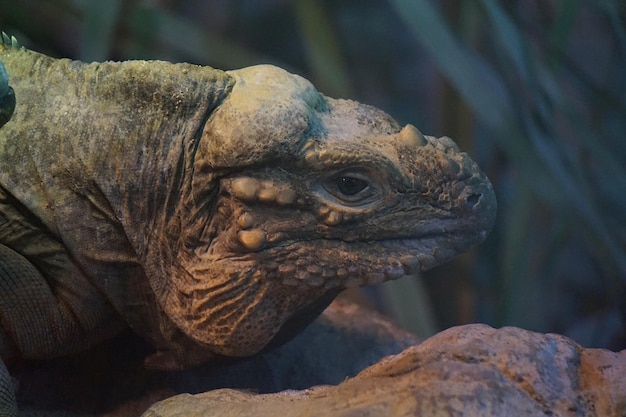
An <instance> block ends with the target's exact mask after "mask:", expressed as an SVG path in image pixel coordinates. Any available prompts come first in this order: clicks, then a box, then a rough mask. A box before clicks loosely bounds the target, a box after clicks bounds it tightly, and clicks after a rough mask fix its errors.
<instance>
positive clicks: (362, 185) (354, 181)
mask: <svg viewBox="0 0 626 417" xmlns="http://www.w3.org/2000/svg"><path fill="white" fill-rule="evenodd" d="M335 184H336V185H337V189H338V190H339V191H340V192H341V193H342V194H345V195H348V196H353V195H356V194H358V193H360V192H361V191H363V190H365V189H366V188H367V187H368V184H367V181H364V180H362V179H360V178H355V177H349V176H341V177H337V179H336V180H335Z"/></svg>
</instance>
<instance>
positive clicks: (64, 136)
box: [0, 49, 230, 252]
mask: <svg viewBox="0 0 626 417" xmlns="http://www.w3.org/2000/svg"><path fill="white" fill-rule="evenodd" d="M0 59H2V61H3V62H4V64H5V66H6V68H7V72H8V73H9V77H10V80H11V85H12V86H13V88H14V89H15V93H16V97H17V106H16V109H15V114H14V115H13V118H12V120H11V121H10V122H9V123H7V125H6V126H5V127H4V128H3V132H2V133H3V136H4V137H5V139H4V140H3V141H2V143H0V153H1V154H2V156H1V157H2V158H5V159H9V160H10V159H11V157H12V156H13V158H14V160H15V161H17V160H19V159H17V158H23V156H21V157H20V155H29V158H30V160H29V161H22V162H24V163H23V164H20V165H21V166H20V167H16V170H15V171H14V172H11V173H2V174H1V175H0V181H2V183H4V184H7V183H8V184H9V185H10V187H9V188H10V189H12V190H23V191H22V192H23V194H24V195H22V196H18V198H19V199H20V200H21V201H23V202H26V203H27V205H28V206H29V208H32V210H33V211H35V212H36V211H40V213H36V214H38V217H40V218H41V219H42V220H43V221H44V222H45V223H46V225H47V226H48V227H49V228H50V229H51V230H52V231H53V232H60V231H59V226H60V227H61V228H62V227H63V225H59V222H65V221H72V219H69V218H68V219H63V218H59V215H58V213H59V210H61V208H62V207H61V206H67V205H68V204H72V202H71V201H68V199H69V200H71V199H72V198H75V197H76V196H81V195H82V196H83V197H86V198H87V199H90V200H91V201H92V205H93V206H94V209H95V210H100V211H104V212H105V213H101V214H102V215H105V216H115V217H116V218H117V219H118V220H119V221H120V222H121V224H122V225H123V227H124V230H125V232H126V233H127V234H128V235H129V238H130V239H131V240H134V242H133V245H134V246H135V250H137V251H138V252H141V251H142V250H144V249H145V247H144V245H143V243H142V242H144V241H146V236H145V235H144V234H145V230H138V227H139V226H138V225H142V226H141V227H145V226H146V225H148V226H150V223H151V222H155V221H157V220H158V218H161V217H163V216H167V215H168V214H171V213H172V210H175V208H176V206H177V205H178V204H179V201H177V197H178V193H179V192H180V190H181V187H182V185H183V183H184V176H185V175H188V173H189V172H188V171H189V169H190V166H191V161H190V158H193V154H194V151H195V146H197V142H198V140H199V136H200V133H199V132H200V131H201V128H202V125H203V123H204V121H205V120H206V118H207V117H208V114H209V113H210V112H211V110H212V109H213V108H214V107H215V106H217V105H218V104H219V103H220V102H221V100H222V97H223V96H224V95H225V94H227V93H228V91H229V89H230V78H229V77H228V76H227V75H225V74H224V73H223V72H221V71H218V70H211V69H207V68H201V67H198V66H194V65H189V64H170V63H166V62H160V61H150V62H147V61H129V62H121V63H118V62H105V63H91V64H85V63H82V62H78V61H71V60H68V59H53V58H49V57H47V56H44V55H41V54H37V53H34V52H31V51H27V50H23V49H22V50H14V49H8V50H4V51H1V52H0ZM42 109H44V110H43V112H44V114H41V112H42ZM18 152H19V153H18ZM24 185H27V188H25V187H24ZM42 198H43V199H45V200H46V201H47V203H48V204H51V205H53V206H55V208H56V210H55V211H56V213H57V214H56V219H54V220H53V219H51V218H50V213H43V212H41V211H42V210H46V208H45V207H44V208H42V206H44V205H42V204H41V199H42ZM33 199H34V200H37V201H32V202H31V203H32V204H28V202H29V200H33ZM61 211H62V210H61ZM54 223H56V224H54Z"/></svg>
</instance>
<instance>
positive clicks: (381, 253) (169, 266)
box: [0, 35, 496, 415]
mask: <svg viewBox="0 0 626 417" xmlns="http://www.w3.org/2000/svg"><path fill="white" fill-rule="evenodd" d="M0 61H2V63H3V64H4V68H6V71H5V70H1V71H0V77H1V79H0V122H1V123H2V124H4V126H2V128H0V291H1V292H0V354H1V356H2V359H3V360H4V361H5V362H6V361H10V360H11V359H12V358H38V359H45V358H51V357H56V356H60V355H66V354H70V353H72V352H77V351H79V350H82V349H86V348H88V347H89V346H92V345H94V344H96V343H98V342H100V341H102V340H103V339H105V338H109V337H111V336H113V335H115V334H116V333H118V332H119V331H120V330H121V329H123V328H125V327H128V326H129V327H130V328H132V329H133V330H134V331H135V332H136V333H138V334H139V335H141V336H143V337H144V338H145V339H147V340H148V341H150V342H151V343H152V344H153V346H154V348H155V354H154V355H152V356H151V357H149V358H147V359H146V362H147V364H148V365H149V366H154V367H160V368H168V369H177V368H182V367H184V366H188V365H191V364H195V363H198V362H201V361H204V360H207V359H209V358H210V357H212V356H215V355H228V356H246V355H251V354H254V353H256V352H258V351H260V350H261V349H263V348H264V347H266V346H267V345H268V343H270V342H271V341H273V340H276V338H279V337H280V335H281V332H279V330H281V328H282V329H285V328H288V329H289V331H290V332H295V331H296V330H297V329H298V328H300V327H302V326H304V325H305V324H306V323H307V322H308V321H310V320H311V318H312V317H315V315H316V314H317V313H319V312H320V311H321V310H322V309H323V307H324V306H326V305H327V304H328V303H329V302H330V300H331V299H332V298H333V297H334V296H335V295H336V294H337V293H338V292H339V291H340V290H341V289H343V288H345V287H351V286H355V285H365V284H373V283H379V282H382V281H385V280H390V279H396V278H399V277H402V276H404V275H406V274H411V273H414V272H416V271H417V270H419V269H422V270H424V269H428V268H431V267H433V266H435V265H437V264H440V263H442V262H445V261H447V260H449V259H450V258H452V257H453V256H455V255H456V254H458V253H460V252H463V251H465V250H467V249H468V248H469V247H470V246H472V245H474V244H476V243H478V242H480V241H482V240H483V239H484V238H485V237H486V235H487V233H488V231H489V229H490V228H491V226H492V223H493V221H494V216H495V210H496V203H495V197H494V193H493V190H492V187H491V185H490V183H489V181H488V179H487V178H486V177H485V175H484V174H483V173H482V172H481V171H480V170H479V168H478V167H477V166H476V164H475V163H474V162H473V161H472V160H471V159H470V157H469V156H468V155H467V154H465V153H462V152H460V151H459V149H458V147H457V146H456V145H455V144H454V142H452V140H450V139H449V138H447V137H444V138H439V139H436V138H434V137H429V136H424V135H422V134H421V133H420V132H419V131H418V130H417V129H416V128H415V127H413V126H411V125H407V126H404V127H402V126H400V125H399V124H398V123H397V122H396V121H395V120H394V119H392V118H391V117H390V116H389V115H387V114H386V113H384V112H382V111H380V110H378V109H376V108H374V107H371V106H366V105H363V104H359V103H357V102H354V101H349V100H336V99H332V98H328V97H325V96H323V95H322V94H320V93H319V92H318V91H316V90H315V88H314V87H313V86H312V85H311V84H310V83H309V82H308V81H307V80H305V79H304V78H301V77H299V76H297V75H293V74H289V73H287V72H286V71H284V70H282V69H280V68H277V67H274V66H270V65H260V66H254V67H249V68H243V69H240V70H235V71H225V72H224V71H219V70H216V69H213V68H209V67H203V66H196V65H190V64H171V63H167V62H160V61H149V62H146V61H128V62H103V63H91V64H87V63H83V62H78V61H72V60H69V59H53V58H50V57H47V56H45V55H42V54H39V53H35V52H32V51H29V50H26V49H24V48H21V47H19V46H18V45H17V42H16V41H15V39H14V38H9V37H8V36H6V35H3V40H2V42H1V45H0ZM7 77H8V80H9V81H7ZM8 82H10V86H9V83H8ZM11 87H12V88H11ZM13 91H14V93H15V94H14V97H13ZM15 103H16V104H15ZM13 107H15V108H14V110H13ZM9 363H10V362H9ZM0 369H1V371H0V408H1V409H2V410H8V411H4V413H3V412H0V415H13V414H14V413H15V411H14V410H15V404H14V393H13V386H12V382H11V378H10V377H9V374H8V372H7V370H6V367H5V366H4V363H3V362H2V361H0Z"/></svg>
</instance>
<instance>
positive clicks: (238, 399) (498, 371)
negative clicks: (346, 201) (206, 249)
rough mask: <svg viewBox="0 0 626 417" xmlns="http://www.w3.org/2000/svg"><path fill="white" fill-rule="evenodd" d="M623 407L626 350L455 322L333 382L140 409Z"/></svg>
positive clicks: (485, 411)
mask: <svg viewBox="0 0 626 417" xmlns="http://www.w3.org/2000/svg"><path fill="white" fill-rule="evenodd" d="M207 415H211V416H221V417H222V416H223V417H227V416H237V417H245V416H255V417H264V416H277V415H279V416H281V417H288V416H298V417H305V416H317V417H330V416H333V417H337V416H342V417H348V416H363V417H367V416H377V417H381V416H481V417H483V416H498V417H501V416H545V415H552V416H615V417H623V416H625V415H626V351H622V352H619V353H614V352H610V351H607V350H601V349H585V348H582V347H581V346H579V345H577V344H576V343H574V342H573V341H571V340H570V339H568V338H566V337H563V336H559V335H554V334H538V333H533V332H529V331H526V330H522V329H518V328H503V329H500V330H495V329H493V328H490V327H488V326H485V325H468V326H463V327H456V328H452V329H449V330H447V331H444V332H442V333H439V334H438V335H436V336H434V337H432V338H430V339H428V340H427V341H425V342H424V343H422V344H419V345H416V346H412V347H410V348H408V349H406V350H404V351H403V352H402V353H400V354H398V355H395V356H390V357H388V358H385V359H383V360H382V361H380V362H379V363H378V364H376V365H374V366H371V367H369V368H367V369H366V370H364V371H363V372H361V373H360V374H359V375H357V376H356V377H355V378H352V379H349V380H346V381H345V382H343V383H341V384H339V385H337V386H319V387H315V388H312V389H309V390H305V391H286V392H282V393H279V394H266V395H255V394H251V393H245V392H240V391H234V390H217V391H212V392H208V393H204V394H199V395H189V394H183V395H179V396H176V397H172V398H170V399H168V400H165V401H163V402H160V403H158V404H156V405H154V406H153V407H151V408H150V409H149V410H148V411H147V412H146V413H145V414H144V416H145V417H165V416H168V417H172V416H188V417H193V416H207Z"/></svg>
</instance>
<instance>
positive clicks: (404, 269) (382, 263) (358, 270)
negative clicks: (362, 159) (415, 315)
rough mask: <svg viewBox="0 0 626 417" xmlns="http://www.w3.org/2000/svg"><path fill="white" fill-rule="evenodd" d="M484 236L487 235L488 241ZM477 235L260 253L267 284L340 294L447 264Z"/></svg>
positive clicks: (285, 246) (297, 245) (319, 243)
mask: <svg viewBox="0 0 626 417" xmlns="http://www.w3.org/2000/svg"><path fill="white" fill-rule="evenodd" d="M483 237H484V236H483ZM477 239H478V238H477V235H476V234H475V233H470V232H464V231H462V230H460V231H457V232H448V233H446V234H441V233H438V234H437V233H434V232H431V233H428V234H424V235H422V236H420V237H405V238H396V239H384V240H369V241H344V240H341V239H323V238H322V239H315V240H298V241H289V242H282V243H281V244H280V245H278V246H273V247H268V248H265V249H263V250H262V251H260V252H258V255H259V258H261V259H263V260H262V261H259V269H261V270H263V271H264V272H265V273H266V275H267V279H273V278H275V279H278V280H279V281H281V282H282V283H283V284H284V285H286V286H291V287H299V288H301V289H302V290H305V289H306V288H310V287H316V288H320V287H321V288H325V289H335V288H349V287H357V286H362V285H371V284H378V283H381V282H384V281H389V280H394V279H398V278H401V277H403V276H406V275H413V274H415V273H417V272H418V271H420V270H421V271H424V270H427V269H430V268H433V267H434V266H437V265H439V264H442V263H444V262H446V261H448V260H449V259H451V258H453V257H454V256H456V255H457V254H458V253H459V252H461V251H463V250H464V249H466V248H467V247H470V246H472V245H473V244H475V243H476V242H477Z"/></svg>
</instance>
